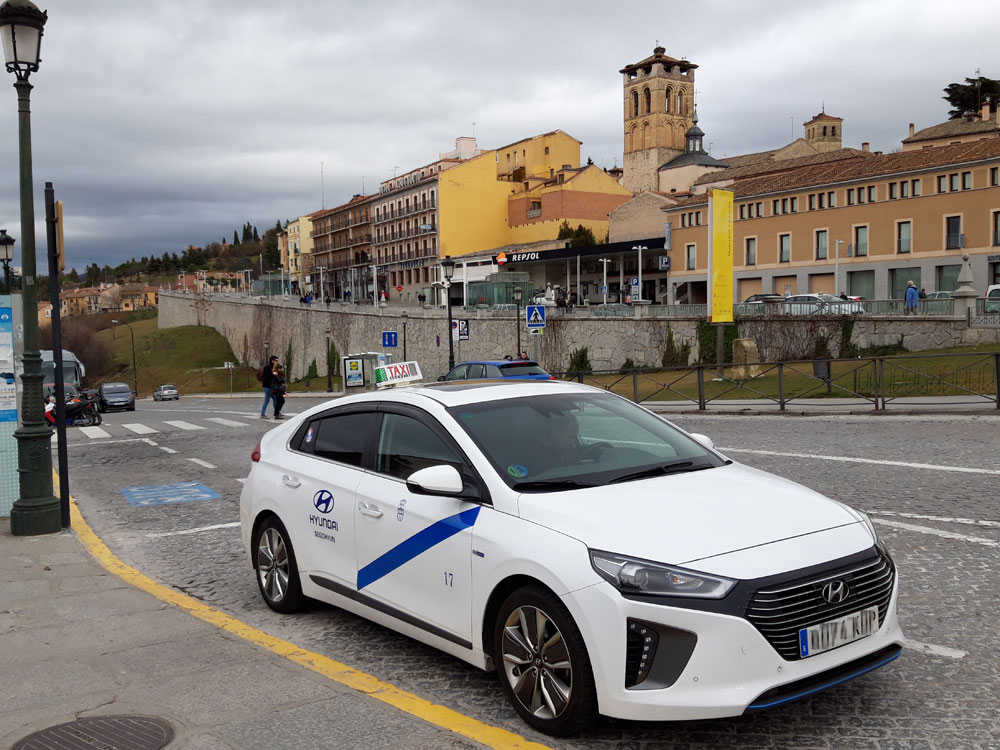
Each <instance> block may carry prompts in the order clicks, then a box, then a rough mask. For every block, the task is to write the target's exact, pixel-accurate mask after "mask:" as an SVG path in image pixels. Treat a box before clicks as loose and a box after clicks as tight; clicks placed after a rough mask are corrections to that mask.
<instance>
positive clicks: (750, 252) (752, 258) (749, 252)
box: [744, 213, 1000, 266]
mask: <svg viewBox="0 0 1000 750" xmlns="http://www.w3.org/2000/svg"><path fill="white" fill-rule="evenodd" d="M997 216H998V217H1000V213H998V214H997ZM744 243H745V245H746V264H747V265H748V266H755V265H757V238H756V237H747V238H746V239H745V240H744Z"/></svg>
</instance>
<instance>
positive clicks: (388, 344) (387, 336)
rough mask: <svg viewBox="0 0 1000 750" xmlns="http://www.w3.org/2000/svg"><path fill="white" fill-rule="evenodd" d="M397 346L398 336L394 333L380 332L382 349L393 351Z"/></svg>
mask: <svg viewBox="0 0 1000 750" xmlns="http://www.w3.org/2000/svg"><path fill="white" fill-rule="evenodd" d="M397 346H399V334H398V333H396V332H395V331H382V347H383V348H384V349H394V348H396V347H397Z"/></svg>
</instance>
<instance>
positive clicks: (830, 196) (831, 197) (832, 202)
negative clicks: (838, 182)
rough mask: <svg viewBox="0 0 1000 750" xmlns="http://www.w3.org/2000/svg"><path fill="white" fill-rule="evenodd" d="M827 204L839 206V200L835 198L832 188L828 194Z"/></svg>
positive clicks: (828, 205) (829, 206)
mask: <svg viewBox="0 0 1000 750" xmlns="http://www.w3.org/2000/svg"><path fill="white" fill-rule="evenodd" d="M826 205H827V208H836V207H837V201H836V200H835V199H834V192H833V191H832V190H831V191H830V192H829V193H827V194H826Z"/></svg>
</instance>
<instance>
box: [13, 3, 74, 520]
mask: <svg viewBox="0 0 1000 750" xmlns="http://www.w3.org/2000/svg"><path fill="white" fill-rule="evenodd" d="M47 18H48V14H47V13H45V12H44V11H40V10H39V9H38V8H37V7H36V6H35V4H34V3H32V2H30V0H6V2H4V3H3V5H0V43H2V44H0V46H2V47H3V53H4V62H5V64H6V68H7V72H8V73H13V74H14V77H15V79H16V80H15V82H14V89H15V90H16V91H17V126H18V127H17V129H18V161H19V164H20V185H21V274H22V278H23V279H24V284H23V286H24V289H23V292H22V295H23V296H22V300H23V303H24V310H25V313H26V314H25V315H24V322H23V326H24V356H23V358H22V361H23V363H24V373H23V374H22V375H21V382H22V383H23V384H24V387H23V391H22V397H21V411H22V418H21V426H20V427H19V428H18V429H17V430H16V431H15V432H14V438H15V439H16V440H17V473H18V483H19V489H20V497H19V498H18V499H17V500H16V501H15V502H14V507H13V508H11V513H10V530H11V533H12V534H14V535H15V536H30V535H34V534H50V533H54V532H57V531H59V530H60V529H61V528H62V510H61V507H60V503H59V498H57V497H55V496H54V495H53V493H52V446H51V441H52V430H51V429H50V427H49V426H48V424H47V423H46V421H45V402H44V400H43V398H42V357H41V353H40V352H39V336H38V315H36V311H37V309H38V292H37V285H36V282H35V273H36V271H35V203H34V201H35V199H34V184H33V180H32V174H31V107H30V101H31V84H30V83H28V78H29V76H30V75H31V74H32V73H34V72H35V71H37V70H38V63H39V50H40V49H41V42H42V29H43V28H44V27H45V21H46V20H47ZM57 385H58V384H57Z"/></svg>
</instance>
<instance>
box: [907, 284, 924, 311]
mask: <svg viewBox="0 0 1000 750" xmlns="http://www.w3.org/2000/svg"><path fill="white" fill-rule="evenodd" d="M919 302H920V292H919V291H918V290H917V285H916V284H914V283H913V282H912V281H907V282H906V295H905V297H904V306H905V308H906V310H905V313H906V314H907V315H909V314H910V313H916V312H917V304H919Z"/></svg>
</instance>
